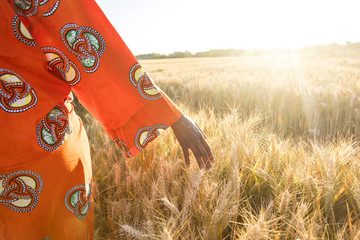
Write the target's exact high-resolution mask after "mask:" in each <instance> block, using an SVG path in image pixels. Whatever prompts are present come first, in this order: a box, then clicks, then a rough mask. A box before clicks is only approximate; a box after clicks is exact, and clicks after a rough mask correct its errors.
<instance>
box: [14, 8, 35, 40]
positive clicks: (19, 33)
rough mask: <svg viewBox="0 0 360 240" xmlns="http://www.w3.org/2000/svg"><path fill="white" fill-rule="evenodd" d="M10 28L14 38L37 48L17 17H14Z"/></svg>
mask: <svg viewBox="0 0 360 240" xmlns="http://www.w3.org/2000/svg"><path fill="white" fill-rule="evenodd" d="M12 28H13V31H14V34H15V36H16V38H17V39H19V40H20V41H21V42H22V43H24V44H26V45H28V46H32V47H35V46H37V43H36V41H35V39H34V38H33V37H32V36H31V34H30V32H29V31H28V29H27V28H26V27H25V26H24V24H23V23H22V22H21V21H20V19H19V17H18V16H17V15H15V17H14V18H13V20H12Z"/></svg>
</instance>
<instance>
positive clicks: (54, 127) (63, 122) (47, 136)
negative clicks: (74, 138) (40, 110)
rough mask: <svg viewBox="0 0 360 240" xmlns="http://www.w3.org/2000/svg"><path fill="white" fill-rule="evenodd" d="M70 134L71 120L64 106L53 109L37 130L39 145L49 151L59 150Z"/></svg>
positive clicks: (60, 105)
mask: <svg viewBox="0 0 360 240" xmlns="http://www.w3.org/2000/svg"><path fill="white" fill-rule="evenodd" d="M70 134H71V128H70V124H69V119H68V116H67V113H66V111H65V107H64V106H62V104H58V105H57V106H56V107H55V108H53V109H52V110H51V111H50V112H49V113H48V114H47V115H46V117H45V118H44V119H43V120H42V121H41V122H40V123H39V125H38V126H37V128H36V135H37V141H38V144H39V145H40V146H41V147H42V148H43V149H45V150H47V151H54V150H56V149H58V148H59V147H60V146H61V145H62V144H63V143H64V142H65V140H66V138H67V137H68V136H69V135H70Z"/></svg>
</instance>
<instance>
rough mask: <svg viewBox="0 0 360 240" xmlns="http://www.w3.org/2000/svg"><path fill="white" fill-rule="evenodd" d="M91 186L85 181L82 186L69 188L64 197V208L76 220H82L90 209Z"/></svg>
mask: <svg viewBox="0 0 360 240" xmlns="http://www.w3.org/2000/svg"><path fill="white" fill-rule="evenodd" d="M91 197H92V184H91V181H90V180H87V181H86V182H85V184H84V185H79V186H75V187H73V188H71V189H70V190H69V191H68V192H67V193H66V196H65V206H66V208H67V209H68V210H69V211H70V212H72V213H74V214H75V216H76V217H77V218H78V219H81V220H82V219H84V218H85V217H86V216H87V215H88V213H89V212H90V208H91Z"/></svg>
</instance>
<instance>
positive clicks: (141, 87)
mask: <svg viewBox="0 0 360 240" xmlns="http://www.w3.org/2000/svg"><path fill="white" fill-rule="evenodd" d="M129 78H130V81H131V83H132V85H134V87H136V88H137V89H138V92H139V93H140V95H141V96H142V97H143V98H146V99H148V100H155V99H159V98H161V97H162V95H161V93H160V91H159V90H158V89H157V88H156V86H155V85H154V83H153V82H152V80H151V78H150V77H149V75H147V73H146V72H145V71H144V69H143V68H142V67H141V66H140V64H139V63H136V64H134V66H132V68H131V69H130V73H129Z"/></svg>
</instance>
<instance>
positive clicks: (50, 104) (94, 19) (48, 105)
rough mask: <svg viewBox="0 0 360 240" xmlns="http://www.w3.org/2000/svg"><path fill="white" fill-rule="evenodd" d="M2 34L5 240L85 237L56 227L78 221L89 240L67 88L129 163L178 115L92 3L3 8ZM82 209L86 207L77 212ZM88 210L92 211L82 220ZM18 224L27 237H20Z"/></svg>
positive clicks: (22, 2) (0, 224)
mask: <svg viewBox="0 0 360 240" xmlns="http://www.w3.org/2000/svg"><path fill="white" fill-rule="evenodd" d="M0 34H1V40H0V128H1V134H2V135H1V138H0V156H1V159H0V181H1V184H0V239H11V237H9V236H12V235H9V234H15V233H16V234H20V235H19V236H22V235H21V234H24V232H26V231H29V233H28V235H26V236H29V237H27V239H41V238H45V237H50V238H51V239H82V238H80V237H79V238H71V237H66V236H65V235H63V234H64V233H61V230H60V229H58V228H53V224H54V222H55V221H61V223H62V222H64V224H65V225H66V226H67V224H69V229H72V227H71V226H70V225H71V224H70V222H71V221H74V222H77V223H78V224H74V228H76V226H77V225H78V226H77V227H78V228H79V229H81V228H83V229H84V230H83V232H82V231H81V230H79V231H78V232H79V234H80V235H81V236H83V239H87V236H85V235H86V234H82V233H84V232H87V233H88V232H91V229H92V226H91V224H90V225H89V223H92V210H90V209H87V207H88V206H87V205H86V203H87V201H88V200H87V198H89V196H90V195H89V191H88V189H89V188H90V185H91V184H90V182H91V168H90V157H89V150H88V147H87V140H86V136H85V135H84V133H81V132H83V130H81V127H80V125H79V123H78V119H77V117H76V115H75V114H74V113H72V112H71V106H69V104H70V103H69V101H68V100H69V97H68V96H69V93H70V91H73V92H74V93H75V94H76V96H77V97H78V99H79V100H80V102H81V103H82V104H83V105H84V106H85V107H86V108H87V109H88V110H89V112H90V113H91V114H92V115H93V116H94V117H95V118H96V119H97V120H98V121H99V122H100V123H101V124H102V125H103V127H104V129H105V131H106V132H107V133H108V134H109V136H110V137H111V138H112V139H114V141H115V143H116V144H117V145H118V146H119V147H121V149H122V150H123V151H124V152H125V154H126V155H127V156H128V157H131V156H134V155H136V154H137V153H138V152H139V151H141V150H142V149H144V148H145V147H146V146H147V145H148V143H149V142H151V141H152V140H154V139H155V138H156V137H157V136H158V135H159V134H160V133H161V132H162V131H163V130H164V129H166V128H167V127H168V126H170V125H172V124H173V123H174V122H175V121H177V120H178V119H179V117H180V115H181V112H180V110H179V109H178V108H177V107H176V106H175V105H174V104H173V103H172V101H171V100H170V99H169V98H168V97H167V96H166V95H165V94H164V93H163V92H162V91H161V90H160V89H159V88H158V87H156V86H155V85H154V84H153V82H152V80H151V79H150V77H149V76H148V75H147V74H146V72H145V71H144V70H143V69H142V67H141V66H140V64H139V63H138V62H137V60H136V59H135V57H134V56H133V55H132V53H131V52H130V51H129V49H128V48H127V46H126V45H125V43H124V42H123V41H122V39H121V37H120V36H119V35H118V34H117V32H116V31H115V29H114V28H113V27H112V25H111V24H110V23H109V21H108V20H107V18H106V17H105V16H104V14H103V13H102V12H101V10H100V8H99V7H98V6H97V4H96V3H95V1H93V0H76V1H75V0H8V1H0ZM144 44H146V43H144ZM64 100H65V101H64ZM84 166H85V167H84ZM39 179H42V181H43V190H42V191H39V185H37V184H39V182H38V180H39ZM76 186H77V187H78V188H76ZM74 187H75V189H73V191H75V192H74V193H69V191H70V190H71V189H72V188H74ZM69 189H70V190H69ZM84 189H85V190H84ZM22 195H23V198H22ZM69 196H73V198H72V202H71V203H70V202H68V204H67V205H66V204H65V203H64V199H66V197H69ZM35 199H37V200H38V202H36V204H35V202H33V201H35ZM82 201H83V202H82ZM80 202H81V203H82V204H85V205H82V208H81V209H77V210H74V209H73V210H72V211H73V212H71V209H72V207H73V208H75V207H79V206H78V205H77V203H80ZM71 204H73V205H71ZM74 204H75V205H74ZM70 205H71V206H70ZM32 207H33V209H32ZM30 208H31V209H30ZM64 209H65V210H64ZM75 212H77V213H78V215H77V216H75V214H74V213H75ZM81 212H82V213H84V214H85V213H86V214H87V217H86V218H85V219H84V220H80V218H82V215H81V214H82V213H81ZM61 213H63V215H61ZM70 213H71V214H70ZM56 214H60V215H59V216H57V215H56ZM79 214H80V215H79ZM66 216H67V217H66ZM41 219H42V222H41V221H40V220H41ZM56 219H57V220H56ZM88 219H90V220H88ZM65 222H66V223H65ZM26 223H27V224H26ZM80 223H81V224H80ZM83 223H86V224H83ZM20 224H21V226H23V224H25V225H26V227H25V229H26V231H25V230H24V231H20V230H16V229H19V228H15V227H19V226H20ZM44 224H45V225H48V226H45V225H44ZM82 226H83V227H82ZM84 226H85V227H84ZM86 226H87V227H86ZM20 229H24V227H22V228H20ZM49 229H51V231H50V230H49ZM89 229H90V230H89ZM52 231H56V233H54V232H52ZM74 231H75V230H74ZM81 232H82V233H81ZM40 233H41V234H44V233H53V236H43V235H39V234H40ZM32 234H33V235H32ZM37 234H38V235H37ZM4 236H8V237H6V238H5V237H4ZM14 236H15V235H14ZM30 236H31V237H30ZM35 236H36V237H35ZM13 238H14V239H21V237H19V238H16V237H13Z"/></svg>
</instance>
